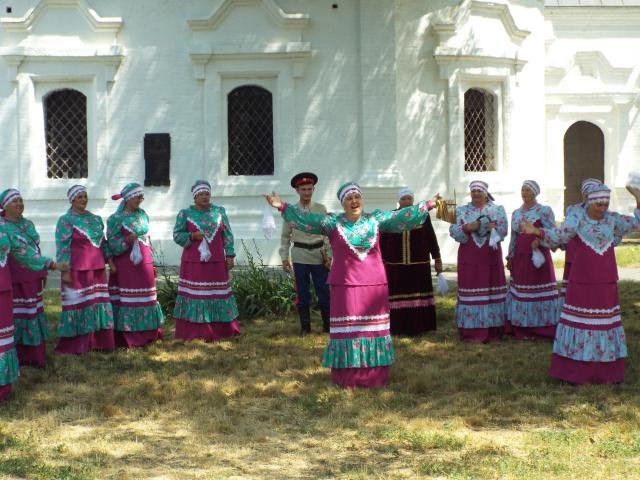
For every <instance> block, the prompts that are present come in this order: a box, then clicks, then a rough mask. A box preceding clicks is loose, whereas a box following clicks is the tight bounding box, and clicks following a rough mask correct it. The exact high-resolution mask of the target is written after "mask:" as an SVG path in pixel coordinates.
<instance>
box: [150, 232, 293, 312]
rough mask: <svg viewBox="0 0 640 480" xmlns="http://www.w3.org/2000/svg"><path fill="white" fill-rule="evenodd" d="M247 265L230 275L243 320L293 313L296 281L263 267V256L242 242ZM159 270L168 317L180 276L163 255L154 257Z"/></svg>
mask: <svg viewBox="0 0 640 480" xmlns="http://www.w3.org/2000/svg"><path fill="white" fill-rule="evenodd" d="M240 243H241V245H242V250H243V251H244V254H245V258H246V259H247V263H246V265H245V264H238V265H236V268H235V269H234V270H232V271H231V287H232V289H233V295H234V296H235V297H236V302H237V303H238V309H239V310H240V318H241V319H252V318H256V317H275V316H283V315H286V314H288V313H289V312H290V311H291V309H293V300H294V298H295V289H294V286H293V278H292V277H291V276H290V275H285V274H284V273H283V272H282V271H280V270H279V269H275V268H273V267H269V266H268V265H265V264H264V260H263V258H262V254H261V253H260V251H259V250H258V247H257V245H256V243H255V241H254V242H253V248H254V250H255V255H254V253H252V252H251V251H250V250H249V248H248V247H247V245H246V244H245V243H244V241H243V240H241V241H240ZM155 257H156V258H155V262H154V263H155V265H156V268H157V269H158V288H157V290H158V303H160V306H161V307H162V311H163V312H164V313H165V315H171V314H172V313H173V307H174V306H175V303H176V295H177V294H178V275H177V272H176V269H175V267H171V266H169V265H166V263H165V262H164V254H163V252H162V250H159V251H157V252H156V254H155Z"/></svg>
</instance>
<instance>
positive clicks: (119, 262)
mask: <svg viewBox="0 0 640 480" xmlns="http://www.w3.org/2000/svg"><path fill="white" fill-rule="evenodd" d="M111 198H112V199H113V200H118V199H122V202H120V205H119V206H118V209H117V210H116V211H115V213H114V214H113V215H111V216H110V217H109V219H108V220H107V242H108V243H109V254H110V255H111V257H112V259H113V262H114V263H115V266H116V272H117V273H115V274H112V277H111V278H109V293H110V294H111V303H112V305H113V307H114V309H113V310H114V323H115V327H114V330H115V336H116V344H117V345H118V346H123V347H126V348H131V347H141V346H143V345H146V344H147V343H150V342H154V341H156V340H158V339H160V338H162V328H160V327H161V326H162V323H163V322H164V314H163V313H162V309H161V308H160V305H159V304H158V297H157V294H156V278H155V271H154V268H153V258H152V256H151V240H150V238H149V216H148V215H147V213H146V212H145V211H144V210H143V209H142V208H140V204H141V203H142V201H143V200H144V189H143V188H142V186H141V185H140V184H138V183H129V184H127V185H125V187H124V188H123V189H122V191H121V192H120V193H119V194H116V195H113V196H112V197H111Z"/></svg>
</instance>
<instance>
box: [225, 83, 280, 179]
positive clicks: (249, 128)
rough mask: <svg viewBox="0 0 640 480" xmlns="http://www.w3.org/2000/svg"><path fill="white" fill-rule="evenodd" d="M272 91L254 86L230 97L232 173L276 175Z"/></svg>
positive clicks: (229, 126) (239, 88)
mask: <svg viewBox="0 0 640 480" xmlns="http://www.w3.org/2000/svg"><path fill="white" fill-rule="evenodd" d="M272 105H273V103H272V97H271V92H269V91H268V90H265V89H264V88H261V87H257V86H254V85H246V86H242V87H238V88H236V89H234V90H232V91H231V92H230V93H229V95H228V97H227V111H228V141H229V175H273V171H274V166H273V165H274V161H273V106H272Z"/></svg>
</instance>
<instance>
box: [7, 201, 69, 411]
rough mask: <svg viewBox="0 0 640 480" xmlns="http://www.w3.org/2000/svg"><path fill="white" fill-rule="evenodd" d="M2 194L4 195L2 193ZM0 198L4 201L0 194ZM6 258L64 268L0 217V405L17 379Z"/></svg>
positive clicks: (35, 266) (31, 265)
mask: <svg viewBox="0 0 640 480" xmlns="http://www.w3.org/2000/svg"><path fill="white" fill-rule="evenodd" d="M5 193H6V192H5ZM2 198H7V197H6V196H5V195H4V194H3V195H2ZM9 255H12V256H13V258H15V259H16V260H17V261H18V262H20V263H21V264H22V265H24V266H25V267H26V268H29V269H31V270H34V271H39V270H42V269H43V268H56V269H57V270H62V269H65V268H67V265H66V264H64V263H59V264H57V265H56V264H55V263H54V262H53V261H52V260H51V259H49V258H47V257H43V256H41V255H40V254H39V253H38V252H37V251H35V250H33V249H32V248H29V247H27V246H25V245H24V244H23V243H22V242H20V241H19V240H18V239H17V238H15V237H11V236H10V235H9V234H8V233H7V229H6V221H5V220H4V218H2V217H0V402H2V401H3V400H4V399H5V398H6V397H7V395H9V393H10V392H11V386H12V384H13V383H14V382H15V381H16V380H17V379H18V376H19V375H20V368H19V366H18V354H17V352H16V348H15V343H14V335H15V328H14V325H13V308H14V307H13V286H12V282H11V272H10V268H9Z"/></svg>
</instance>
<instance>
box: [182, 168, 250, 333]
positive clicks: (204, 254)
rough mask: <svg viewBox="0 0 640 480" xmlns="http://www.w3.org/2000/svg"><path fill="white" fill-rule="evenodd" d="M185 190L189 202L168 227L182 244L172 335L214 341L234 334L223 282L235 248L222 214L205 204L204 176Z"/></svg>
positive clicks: (233, 308) (232, 303)
mask: <svg viewBox="0 0 640 480" xmlns="http://www.w3.org/2000/svg"><path fill="white" fill-rule="evenodd" d="M191 194H192V196H193V202H194V204H193V205H191V206H190V207H189V208H185V209H183V210H180V212H179V213H178V216H177V218H176V224H175V227H174V229H173V239H174V240H175V242H176V243H177V244H178V245H180V246H181V247H183V251H182V258H181V260H180V279H179V281H178V296H177V298H176V306H175V308H174V310H173V317H174V318H175V321H176V338H179V339H183V340H197V339H200V340H205V341H214V340H220V339H223V338H228V337H232V336H234V335H240V325H239V323H238V306H237V305H236V300H235V298H234V297H233V294H232V293H231V284H230V283H229V270H230V269H231V268H233V261H234V260H233V259H234V257H235V252H234V249H233V234H232V233H231V227H230V226H229V220H228V219H227V214H226V212H225V210H224V208H223V207H220V206H218V205H212V204H211V185H210V184H209V182H207V181H205V180H198V181H197V182H196V183H195V184H194V185H193V186H192V187H191Z"/></svg>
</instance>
